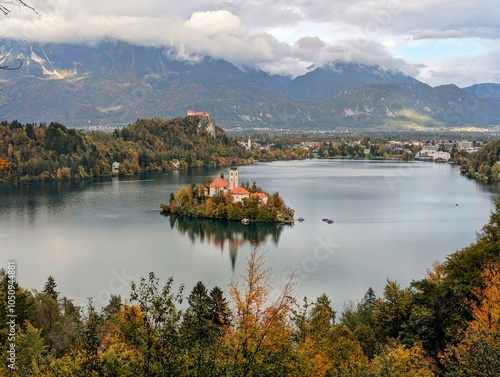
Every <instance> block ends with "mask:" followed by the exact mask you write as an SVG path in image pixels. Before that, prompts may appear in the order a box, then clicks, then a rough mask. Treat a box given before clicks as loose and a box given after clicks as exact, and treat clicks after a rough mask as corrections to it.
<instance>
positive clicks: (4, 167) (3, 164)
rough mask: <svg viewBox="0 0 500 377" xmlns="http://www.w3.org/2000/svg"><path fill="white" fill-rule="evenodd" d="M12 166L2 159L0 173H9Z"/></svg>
mask: <svg viewBox="0 0 500 377" xmlns="http://www.w3.org/2000/svg"><path fill="white" fill-rule="evenodd" d="M10 165H11V164H10V162H8V161H6V160H5V159H3V158H2V157H0V172H7V171H8V170H9V168H10Z"/></svg>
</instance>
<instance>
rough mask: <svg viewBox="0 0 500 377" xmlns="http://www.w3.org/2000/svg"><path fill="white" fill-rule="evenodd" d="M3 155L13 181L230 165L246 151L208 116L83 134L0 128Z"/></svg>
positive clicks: (53, 127) (54, 127) (51, 128)
mask: <svg viewBox="0 0 500 377" xmlns="http://www.w3.org/2000/svg"><path fill="white" fill-rule="evenodd" d="M0 156H2V157H3V158H5V160H6V161H7V162H8V163H10V169H9V171H8V172H7V173H6V174H5V175H3V176H2V178H4V179H6V180H10V181H14V182H17V181H29V180H48V179H72V178H76V179H85V178H97V177H101V176H108V175H111V173H112V165H113V163H114V162H118V163H120V165H119V171H118V172H117V173H119V174H134V173H139V172H140V171H149V170H165V169H171V168H173V167H176V165H177V162H176V161H175V160H179V162H178V165H179V166H178V167H180V168H183V167H189V166H208V165H214V164H215V165H219V164H220V165H229V164H230V163H231V162H232V161H233V160H236V161H237V162H238V161H239V162H241V161H243V160H244V159H245V158H247V157H248V156H246V151H245V149H244V148H243V147H241V146H240V145H239V144H238V143H237V142H236V140H234V139H232V138H228V137H227V136H226V134H225V132H224V131H223V130H222V129H221V128H220V127H217V126H216V125H215V124H214V122H213V121H212V120H211V119H210V118H205V117H197V116H189V117H186V118H183V119H181V118H175V119H172V120H168V121H167V120H163V119H160V118H154V119H142V120H137V121H136V122H135V123H133V124H131V125H129V126H127V127H123V128H122V129H116V130H115V131H114V132H113V133H103V132H91V133H89V132H83V131H75V130H74V129H68V128H66V127H65V126H63V125H61V124H59V123H50V124H49V125H48V126H47V125H45V124H42V125H33V124H26V125H22V124H21V123H19V122H12V123H8V122H3V123H1V124H0Z"/></svg>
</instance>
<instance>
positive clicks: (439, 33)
mask: <svg viewBox="0 0 500 377" xmlns="http://www.w3.org/2000/svg"><path fill="white" fill-rule="evenodd" d="M463 37H464V34H463V33H462V32H461V31H458V30H436V29H427V30H423V31H421V32H419V33H417V34H415V35H414V36H413V39H414V40H418V39H449V38H463Z"/></svg>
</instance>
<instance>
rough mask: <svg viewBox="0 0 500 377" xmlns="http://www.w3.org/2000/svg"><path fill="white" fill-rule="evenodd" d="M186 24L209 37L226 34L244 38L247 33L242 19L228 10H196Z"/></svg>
mask: <svg viewBox="0 0 500 377" xmlns="http://www.w3.org/2000/svg"><path fill="white" fill-rule="evenodd" d="M186 25H187V26H188V27H190V28H192V29H194V30H196V31H197V32H199V33H200V34H202V35H205V36H207V37H216V36H219V35H224V34H226V35H230V36H233V37H237V38H242V37H244V36H245V35H246V34H247V30H246V29H245V28H244V27H243V25H242V24H241V22H240V19H239V18H238V17H236V16H235V15H234V14H232V13H231V12H229V11H227V10H218V11H206V12H195V13H193V14H192V15H191V18H190V19H189V20H188V21H187V22H186Z"/></svg>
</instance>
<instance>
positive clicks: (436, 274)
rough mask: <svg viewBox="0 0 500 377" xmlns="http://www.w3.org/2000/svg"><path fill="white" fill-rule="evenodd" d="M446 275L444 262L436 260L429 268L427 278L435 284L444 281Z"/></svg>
mask: <svg viewBox="0 0 500 377" xmlns="http://www.w3.org/2000/svg"><path fill="white" fill-rule="evenodd" d="M445 277H446V270H445V267H444V265H443V264H442V263H440V262H437V261H436V262H434V263H433V264H432V266H431V268H428V269H427V279H428V280H429V281H431V282H433V283H435V284H439V283H441V282H443V280H444V279H445Z"/></svg>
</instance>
